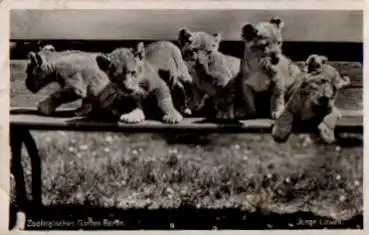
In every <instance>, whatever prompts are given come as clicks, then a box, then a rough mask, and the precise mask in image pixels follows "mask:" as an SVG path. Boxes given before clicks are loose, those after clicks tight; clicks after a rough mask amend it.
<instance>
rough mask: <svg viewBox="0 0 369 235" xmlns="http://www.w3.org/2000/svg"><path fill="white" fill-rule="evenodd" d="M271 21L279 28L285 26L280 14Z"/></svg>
mask: <svg viewBox="0 0 369 235" xmlns="http://www.w3.org/2000/svg"><path fill="white" fill-rule="evenodd" d="M269 23H271V24H274V25H275V26H276V27H277V29H282V28H283V26H284V22H283V20H281V19H280V18H279V16H275V17H273V18H271V19H270V21H269Z"/></svg>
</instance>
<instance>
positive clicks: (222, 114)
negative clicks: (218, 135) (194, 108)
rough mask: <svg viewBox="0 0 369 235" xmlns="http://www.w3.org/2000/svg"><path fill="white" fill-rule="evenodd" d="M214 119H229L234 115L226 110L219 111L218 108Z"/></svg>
mask: <svg viewBox="0 0 369 235" xmlns="http://www.w3.org/2000/svg"><path fill="white" fill-rule="evenodd" d="M215 117H216V119H219V120H230V119H234V115H232V114H230V112H228V111H226V112H225V111H220V110H218V111H217V113H216V115H215Z"/></svg>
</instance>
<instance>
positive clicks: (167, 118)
mask: <svg viewBox="0 0 369 235" xmlns="http://www.w3.org/2000/svg"><path fill="white" fill-rule="evenodd" d="M182 119H183V117H182V115H181V114H180V113H179V112H178V111H177V110H173V111H171V112H168V113H166V114H165V115H164V116H163V122H165V123H171V124H172V123H179V122H180V121H182Z"/></svg>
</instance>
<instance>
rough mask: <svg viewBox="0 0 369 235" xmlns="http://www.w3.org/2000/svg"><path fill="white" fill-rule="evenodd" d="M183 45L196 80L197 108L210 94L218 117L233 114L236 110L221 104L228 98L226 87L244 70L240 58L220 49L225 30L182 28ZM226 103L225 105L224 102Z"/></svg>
mask: <svg viewBox="0 0 369 235" xmlns="http://www.w3.org/2000/svg"><path fill="white" fill-rule="evenodd" d="M178 40H179V45H180V49H181V52H182V55H183V59H184V60H185V62H186V64H187V66H188V68H189V71H190V74H191V75H192V78H193V80H194V84H195V87H196V89H195V90H194V101H193V102H195V103H197V106H198V107H196V104H195V105H193V106H195V107H193V109H201V108H202V105H203V104H204V101H205V99H206V98H210V102H212V103H214V106H215V108H216V109H217V114H216V117H217V118H221V119H223V118H228V117H229V116H231V117H232V111H233V110H228V109H227V110H224V107H221V106H222V104H223V103H224V100H225V99H227V97H226V96H227V95H228V94H226V93H225V87H226V86H227V84H228V83H229V81H230V80H232V79H233V78H234V77H235V76H236V75H237V74H238V72H239V70H240V60H239V59H238V58H236V57H233V56H229V55H225V54H223V53H221V52H220V51H219V45H220V42H221V34H220V33H216V34H213V35H211V34H208V33H206V32H191V31H190V30H189V29H181V30H180V31H179V35H178ZM223 106H224V105H223Z"/></svg>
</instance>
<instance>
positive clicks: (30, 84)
mask: <svg viewBox="0 0 369 235" xmlns="http://www.w3.org/2000/svg"><path fill="white" fill-rule="evenodd" d="M28 58H29V62H28V65H27V68H26V81H25V84H26V87H27V89H28V90H30V91H31V92H33V93H36V92H38V91H39V90H41V89H42V88H44V87H45V86H46V85H48V84H49V83H50V82H51V80H50V76H51V74H50V72H51V71H49V69H50V68H49V66H48V64H47V62H46V58H45V56H44V55H43V54H42V53H36V52H30V53H29V54H28Z"/></svg>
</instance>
